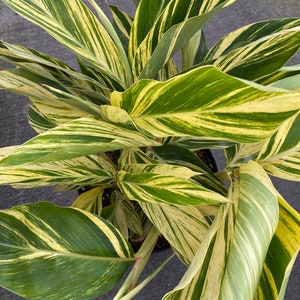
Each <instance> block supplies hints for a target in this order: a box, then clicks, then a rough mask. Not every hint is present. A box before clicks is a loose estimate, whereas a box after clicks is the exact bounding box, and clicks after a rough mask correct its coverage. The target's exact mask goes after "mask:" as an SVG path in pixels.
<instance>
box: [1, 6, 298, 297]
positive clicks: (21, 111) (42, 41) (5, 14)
mask: <svg viewBox="0 0 300 300" xmlns="http://www.w3.org/2000/svg"><path fill="white" fill-rule="evenodd" d="M97 2H98V3H100V5H102V7H104V6H105V4H104V2H105V1H104V0H101V1H97ZM109 2H110V3H113V4H118V5H121V7H122V8H123V9H125V10H127V11H132V8H133V5H132V4H131V1H130V0H119V1H117V0H115V1H109ZM299 15H300V2H299V0H265V1H261V0H252V1H248V0H237V1H236V3H234V4H233V5H231V6H230V7H229V8H228V9H226V10H224V11H223V12H222V13H220V14H219V15H218V16H217V17H215V18H214V20H213V22H212V23H211V25H210V26H206V28H205V31H206V33H207V37H208V43H209V45H212V44H213V43H214V42H215V41H216V40H217V39H218V38H220V37H221V36H222V35H224V34H225V33H227V32H229V31H231V30H234V29H235V28H238V27H241V26H243V25H246V24H249V23H252V22H255V21H259V20H263V19H273V18H279V17H299ZM0 38H1V39H3V40H4V41H6V42H9V43H18V44H21V45H24V46H27V47H31V48H35V49H37V50H40V51H43V52H45V53H48V54H50V55H53V56H54V57H57V58H59V59H61V60H63V61H65V62H66V63H69V64H70V65H72V66H75V65H74V61H73V57H72V55H70V54H69V53H68V52H67V51H64V50H63V48H62V46H59V45H58V44H57V43H56V42H55V41H54V40H53V39H52V38H51V37H49V36H48V35H47V34H46V33H44V32H43V31H41V30H40V29H38V28H36V27H35V26H33V25H32V24H30V23H29V22H27V21H24V20H23V19H21V18H20V17H19V16H18V15H16V14H15V13H13V12H11V11H9V10H8V9H7V8H6V7H5V6H4V5H3V4H2V3H0ZM293 62H294V63H298V64H299V63H300V56H299V55H298V56H297V58H296V59H294V60H293ZM4 67H7V65H5V64H4V63H3V62H0V69H3V68H4ZM0 101H1V102H0V103H1V105H0V147H4V146H9V145H14V144H20V143H22V142H24V141H26V140H28V139H29V138H30V137H32V136H33V135H34V132H33V131H32V130H31V129H30V127H29V126H28V123H27V119H26V113H27V107H28V102H27V100H26V99H24V97H20V96H16V95H14V94H10V93H6V92H0ZM217 157H219V154H217ZM218 160H219V163H221V159H218ZM275 184H276V186H277V187H278V189H279V191H280V192H281V193H282V195H283V196H284V197H285V198H286V199H287V201H289V202H290V203H291V204H292V205H293V206H294V207H295V208H296V209H297V210H298V211H300V201H299V200H300V199H299V190H300V184H299V183H293V182H287V181H281V180H275ZM0 192H1V195H0V209H1V208H7V207H11V206H13V205H17V204H21V203H24V202H34V201H39V200H46V199H47V200H51V201H53V202H55V203H57V204H64V205H67V204H69V203H71V199H72V196H73V195H72V193H70V194H68V195H65V194H61V193H55V192H53V189H50V188H49V189H37V190H13V189H11V188H9V187H0ZM169 254H170V251H169V250H164V251H159V252H156V253H155V254H154V255H153V258H152V260H151V262H150V264H149V266H148V267H147V270H146V272H147V274H149V273H151V271H153V270H154V269H155V267H156V266H158V265H159V263H160V262H161V261H163V260H164V259H165V258H166V257H167V256H168V255H169ZM184 270H185V268H184V266H183V265H182V264H181V263H180V262H178V261H177V260H176V259H173V260H172V262H171V263H169V264H168V266H167V267H166V268H165V269H164V270H163V271H162V272H161V273H160V275H159V276H158V277H157V278H156V279H155V280H153V281H152V282H151V283H150V284H149V285H148V287H147V289H146V290H145V291H144V292H142V293H140V295H139V296H138V297H136V299H145V300H147V299H149V300H150V299H151V300H153V299H154V300H156V299H161V297H162V295H164V293H165V292H167V291H168V290H170V289H171V288H172V287H173V286H174V285H176V284H177V283H178V281H179V279H180V277H181V275H182V274H183V272H184ZM67 280H68V279H67V278H66V282H67ZM112 298H113V293H110V294H108V295H106V296H103V297H101V299H112ZM0 299H3V300H17V299H23V298H21V297H18V296H15V295H13V294H12V293H10V292H8V291H6V290H4V289H1V288H0ZM99 299H100V298H99ZM285 299H287V300H296V299H300V261H299V259H298V262H297V264H296V266H295V267H294V270H293V273H292V276H291V280H290V283H289V286H288V290H287V293H286V297H285ZM241 300H243V299H241ZM270 300H271V299H270Z"/></svg>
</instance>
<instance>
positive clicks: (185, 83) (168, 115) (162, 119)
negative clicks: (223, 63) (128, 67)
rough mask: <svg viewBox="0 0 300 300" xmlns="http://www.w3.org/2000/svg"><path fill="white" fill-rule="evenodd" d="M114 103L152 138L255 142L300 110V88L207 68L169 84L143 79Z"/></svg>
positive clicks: (120, 94)
mask: <svg viewBox="0 0 300 300" xmlns="http://www.w3.org/2000/svg"><path fill="white" fill-rule="evenodd" d="M187 90H188V91H189V93H188V94H187V92H186V91H187ZM111 102H112V105H113V106H117V107H120V108H122V109H124V110H126V111H127V113H128V114H129V116H130V118H131V119H132V121H133V122H134V124H135V125H136V126H137V128H139V130H141V131H142V132H144V133H145V134H147V135H149V136H155V137H167V136H182V137H185V136H198V137H202V136H208V137H209V138H210V139H213V138H217V139H218V141H219V140H220V139H223V140H226V139H227V140H233V141H237V142H248V143H249V142H257V141H259V140H261V139H265V138H267V137H269V136H270V135H272V133H273V132H274V131H275V130H276V128H277V127H278V126H279V125H280V124H281V123H282V122H283V121H285V120H286V119H287V118H289V117H290V116H292V115H294V114H295V113H297V111H298V110H299V109H300V92H285V91H278V90H277V89H272V88H270V87H268V88H266V87H263V86H259V85H252V84H251V83H249V82H247V83H246V82H244V81H240V80H238V79H236V78H233V77H231V76H229V75H226V74H224V73H222V72H221V71H219V70H217V69H216V68H214V67H211V66H207V67H200V68H197V69H195V70H192V71H190V72H187V73H185V74H183V75H178V76H175V77H174V78H172V79H170V80H168V81H166V82H156V81H152V80H141V81H138V82H137V83H136V84H134V85H133V86H132V87H131V88H129V89H128V90H127V91H125V92H124V93H118V92H114V93H113V94H112V98H111ZM262 120H263V121H262Z"/></svg>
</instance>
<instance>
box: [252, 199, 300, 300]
mask: <svg viewBox="0 0 300 300" xmlns="http://www.w3.org/2000/svg"><path fill="white" fill-rule="evenodd" d="M278 202H279V222H278V225H277V228H276V232H275V235H274V237H273V239H272V242H271V244H270V247H269V251H268V255H267V257H266V260H265V264H264V269H263V272H262V276H261V279H260V284H259V287H258V291H257V295H256V298H255V299H256V300H269V299H280V300H283V299H284V294H285V290H286V286H287V282H288V279H289V276H290V273H291V270H292V267H293V264H294V262H295V260H296V257H297V255H298V253H299V250H300V215H299V213H298V212H297V211H296V210H294V209H293V208H292V207H291V206H290V205H289V204H288V203H287V202H285V200H284V199H283V198H282V197H281V196H280V195H279V196H278Z"/></svg>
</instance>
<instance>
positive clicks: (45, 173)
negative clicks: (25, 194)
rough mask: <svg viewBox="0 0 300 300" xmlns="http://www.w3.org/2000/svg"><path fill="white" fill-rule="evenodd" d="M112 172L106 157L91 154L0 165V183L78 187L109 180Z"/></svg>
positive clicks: (24, 185) (20, 186) (22, 186)
mask: <svg viewBox="0 0 300 300" xmlns="http://www.w3.org/2000/svg"><path fill="white" fill-rule="evenodd" d="M114 173H115V170H114V167H113V164H112V163H110V162H109V161H108V158H105V156H104V155H102V156H100V155H91V156H88V157H79V158H77V159H73V160H65V161H60V162H52V163H46V164H40V165H33V166H32V165H27V166H15V167H11V166H9V167H0V185H4V184H5V185H6V184H9V185H11V186H13V187H15V188H29V187H41V186H51V185H56V184H59V185H60V186H63V185H67V186H72V187H73V189H78V188H80V187H81V186H86V185H99V184H107V183H110V182H111V181H112V180H113V178H114Z"/></svg>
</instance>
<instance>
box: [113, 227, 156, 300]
mask: <svg viewBox="0 0 300 300" xmlns="http://www.w3.org/2000/svg"><path fill="white" fill-rule="evenodd" d="M159 234H160V233H159V231H158V230H157V229H156V228H155V227H154V226H152V228H151V230H150V232H149V233H148V235H147V237H146V239H145V241H144V242H143V244H142V246H141V248H140V249H139V251H138V252H137V253H136V255H135V257H136V260H135V264H134V266H133V267H132V269H131V271H130V273H129V275H128V276H127V278H126V280H125V281H124V283H123V285H122V287H121V288H120V290H119V291H118V293H117V294H116V296H115V297H114V300H117V299H121V298H122V297H123V296H124V295H126V294H127V293H128V292H129V291H131V290H132V289H133V288H134V287H135V285H136V282H137V281H138V279H139V277H140V276H141V273H142V272H143V270H144V268H145V265H146V264H147V262H148V260H149V258H150V256H151V254H152V251H153V248H154V247H155V245H156V242H157V239H158V237H159Z"/></svg>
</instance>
